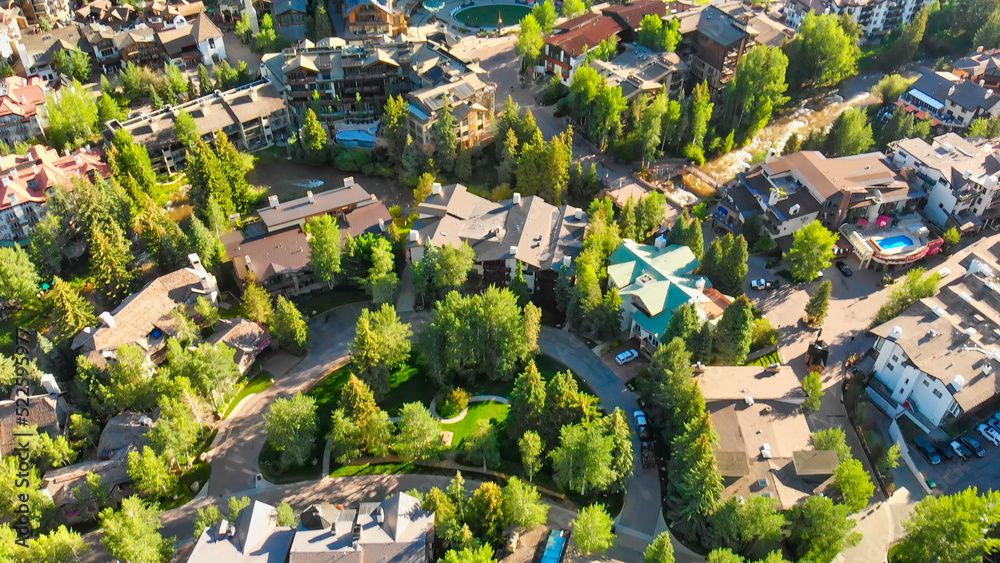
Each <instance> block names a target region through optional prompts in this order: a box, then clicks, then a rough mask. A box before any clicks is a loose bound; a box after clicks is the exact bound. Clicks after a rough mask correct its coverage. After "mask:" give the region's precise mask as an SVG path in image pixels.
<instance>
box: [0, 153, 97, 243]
mask: <svg viewBox="0 0 1000 563" xmlns="http://www.w3.org/2000/svg"><path fill="white" fill-rule="evenodd" d="M109 176H111V169H110V167H109V166H108V165H107V164H105V163H104V162H103V160H102V154H101V152H100V151H99V150H97V149H92V148H90V147H89V146H88V147H86V148H81V149H79V150H77V151H76V152H74V153H72V154H69V155H66V156H59V153H58V152H57V151H56V150H55V149H51V148H48V147H45V146H42V145H35V146H33V147H31V149H30V150H29V151H28V152H27V153H26V154H23V155H19V154H9V155H6V156H2V157H0V240H4V241H22V240H24V239H26V238H27V237H28V235H29V234H30V233H31V230H32V229H33V228H34V226H35V224H36V223H38V222H39V221H41V220H42V218H44V217H45V201H46V200H47V199H48V197H49V196H50V195H51V194H52V190H53V189H54V188H55V187H56V186H64V187H67V188H72V186H73V179H74V178H76V177H84V178H87V179H89V180H91V181H97V180H99V179H101V178H107V177H109Z"/></svg>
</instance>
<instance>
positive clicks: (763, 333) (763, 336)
mask: <svg viewBox="0 0 1000 563" xmlns="http://www.w3.org/2000/svg"><path fill="white" fill-rule="evenodd" d="M751 334H752V340H751V341H750V349H751V350H754V351H756V350H760V349H761V348H766V347H768V346H773V345H775V344H777V343H778V336H779V334H778V331H777V330H775V328H774V326H773V325H771V321H769V320H767V319H764V318H760V319H757V320H755V321H754V322H753V328H752V331H751Z"/></svg>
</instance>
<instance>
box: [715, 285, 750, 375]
mask: <svg viewBox="0 0 1000 563" xmlns="http://www.w3.org/2000/svg"><path fill="white" fill-rule="evenodd" d="M752 327H753V304H751V303H750V300H749V299H747V297H746V296H745V295H741V296H740V297H739V298H738V299H736V300H735V301H733V302H732V303H730V304H729V305H728V306H727V307H726V310H725V311H724V312H723V313H722V319H721V320H719V324H718V326H716V327H715V335H714V338H713V349H714V355H715V360H716V361H718V362H720V363H721V364H722V365H741V364H743V361H744V360H746V357H747V354H749V353H750V343H751V341H752V339H753V338H752Z"/></svg>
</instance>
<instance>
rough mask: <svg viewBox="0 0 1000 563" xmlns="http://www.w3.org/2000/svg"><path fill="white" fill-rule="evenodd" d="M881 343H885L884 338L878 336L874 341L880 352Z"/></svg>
mask: <svg viewBox="0 0 1000 563" xmlns="http://www.w3.org/2000/svg"><path fill="white" fill-rule="evenodd" d="M883 344H885V339H884V338H881V337H880V338H879V339H878V340H876V341H875V349H876V350H878V351H879V352H881V351H882V345H883Z"/></svg>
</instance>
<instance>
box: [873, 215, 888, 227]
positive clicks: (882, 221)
mask: <svg viewBox="0 0 1000 563" xmlns="http://www.w3.org/2000/svg"><path fill="white" fill-rule="evenodd" d="M891 222H892V218H891V217H887V216H885V215H879V216H878V219H876V220H875V224H876V225H878V226H879V227H885V226H888V225H889V223H891Z"/></svg>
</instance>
